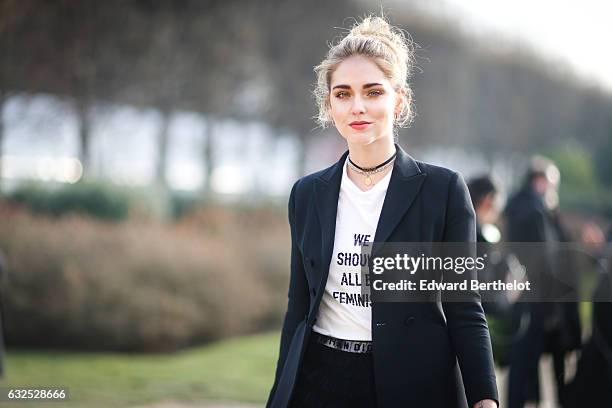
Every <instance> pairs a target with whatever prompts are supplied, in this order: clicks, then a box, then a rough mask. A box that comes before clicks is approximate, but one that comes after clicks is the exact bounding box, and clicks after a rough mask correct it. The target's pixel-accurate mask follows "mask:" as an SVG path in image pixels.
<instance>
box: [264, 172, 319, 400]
mask: <svg viewBox="0 0 612 408" xmlns="http://www.w3.org/2000/svg"><path fill="white" fill-rule="evenodd" d="M298 184H299V180H298V181H297V182H296V183H295V184H294V185H293V188H292V189H291V194H290V195H289V208H288V214H289V226H290V229H291V272H290V276H289V292H288V296H287V297H288V301H287V312H286V313H285V319H284V322H283V328H282V332H281V340H280V351H279V357H278V361H277V363H276V374H275V376H274V384H273V385H272V389H271V391H270V395H269V397H268V403H267V404H266V407H268V406H269V405H270V404H271V402H272V401H273V400H274V394H275V393H276V387H277V385H278V381H279V378H280V376H281V374H282V371H283V367H284V365H285V360H286V359H287V352H288V351H289V345H290V344H291V340H292V339H293V335H294V333H295V330H296V327H297V326H298V324H299V323H300V322H301V321H302V320H304V316H305V315H306V314H307V313H308V310H309V307H310V296H309V293H308V282H307V281H306V275H305V272H304V264H303V261H302V253H301V252H300V249H299V247H298V245H297V234H296V226H295V195H296V190H297V186H298Z"/></svg>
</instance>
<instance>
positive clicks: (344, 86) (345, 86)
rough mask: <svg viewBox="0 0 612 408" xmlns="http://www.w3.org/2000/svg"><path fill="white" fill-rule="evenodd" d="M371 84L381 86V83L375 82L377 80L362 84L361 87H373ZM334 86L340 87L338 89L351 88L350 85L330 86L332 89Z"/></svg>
mask: <svg viewBox="0 0 612 408" xmlns="http://www.w3.org/2000/svg"><path fill="white" fill-rule="evenodd" d="M373 86H382V84H379V83H377V82H373V83H370V84H365V85H364V86H363V89H367V88H371V87H373ZM336 88H340V89H351V86H350V85H336V86H334V87H333V88H332V90H334V89H336Z"/></svg>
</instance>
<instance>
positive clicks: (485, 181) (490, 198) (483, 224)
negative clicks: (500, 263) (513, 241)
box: [468, 175, 501, 243]
mask: <svg viewBox="0 0 612 408" xmlns="http://www.w3.org/2000/svg"><path fill="white" fill-rule="evenodd" d="M468 189H469V191H470V197H471V199H472V205H473V206H474V211H475V212H476V241H478V242H489V243H496V242H499V240H500V238H501V235H500V233H499V229H497V227H495V223H496V222H497V219H498V218H499V205H498V204H497V203H498V200H497V196H498V192H499V189H498V188H497V186H496V183H495V182H494V181H493V178H492V177H491V176H489V175H484V176H479V177H475V178H473V179H471V180H470V181H469V182H468Z"/></svg>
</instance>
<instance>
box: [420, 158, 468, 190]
mask: <svg viewBox="0 0 612 408" xmlns="http://www.w3.org/2000/svg"><path fill="white" fill-rule="evenodd" d="M416 162H417V164H418V166H419V167H420V169H421V171H422V172H423V173H425V174H427V179H428V180H429V182H430V183H432V184H435V185H438V186H439V185H442V184H446V185H448V183H450V182H453V181H455V180H456V179H457V178H461V175H460V174H459V173H458V172H457V171H455V170H452V169H449V168H447V167H443V166H438V165H435V164H431V163H426V162H422V161H416Z"/></svg>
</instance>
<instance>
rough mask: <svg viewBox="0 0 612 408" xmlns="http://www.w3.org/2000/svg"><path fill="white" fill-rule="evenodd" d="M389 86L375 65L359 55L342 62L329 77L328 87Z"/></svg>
mask: <svg viewBox="0 0 612 408" xmlns="http://www.w3.org/2000/svg"><path fill="white" fill-rule="evenodd" d="M374 82H377V83H380V84H383V85H389V80H388V79H387V78H386V77H385V74H384V72H382V70H381V69H380V68H378V65H376V63H375V62H374V61H373V60H372V59H370V58H368V57H364V56H361V55H353V56H351V57H349V58H347V59H345V60H344V61H342V62H341V63H340V64H338V66H337V67H336V69H335V70H334V72H333V73H332V76H331V81H330V87H331V88H333V87H334V86H336V85H350V86H359V87H361V85H362V84H367V83H374Z"/></svg>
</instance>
